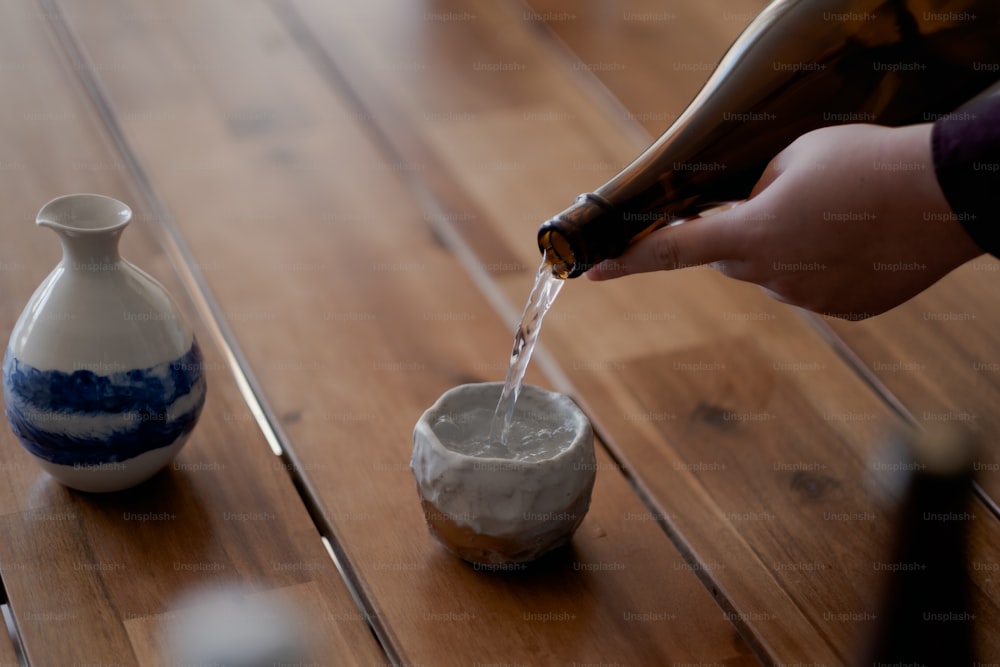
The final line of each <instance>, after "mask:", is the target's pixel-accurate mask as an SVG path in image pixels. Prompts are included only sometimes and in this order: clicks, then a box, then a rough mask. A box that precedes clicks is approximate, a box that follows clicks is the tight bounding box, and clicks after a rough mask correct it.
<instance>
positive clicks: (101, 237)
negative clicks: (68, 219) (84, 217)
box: [57, 227, 124, 273]
mask: <svg viewBox="0 0 1000 667" xmlns="http://www.w3.org/2000/svg"><path fill="white" fill-rule="evenodd" d="M123 229H124V228H122V227H119V228H117V229H110V230H107V231H104V232H100V233H94V232H92V231H85V232H76V231H74V230H57V233H58V234H59V243H60V244H61V245H62V253H63V256H62V261H61V262H60V265H61V266H62V267H63V268H64V269H66V270H69V271H84V272H88V273H93V272H101V271H117V270H118V269H119V268H121V263H122V258H121V255H120V254H119V253H118V241H119V239H120V238H121V235H122V231H123Z"/></svg>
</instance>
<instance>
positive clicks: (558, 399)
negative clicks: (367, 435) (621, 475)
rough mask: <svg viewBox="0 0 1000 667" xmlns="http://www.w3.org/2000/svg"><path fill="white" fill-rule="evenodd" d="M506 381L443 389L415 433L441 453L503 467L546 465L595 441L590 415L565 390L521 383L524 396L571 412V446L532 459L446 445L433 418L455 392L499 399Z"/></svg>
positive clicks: (463, 459) (425, 412)
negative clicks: (488, 394) (482, 453)
mask: <svg viewBox="0 0 1000 667" xmlns="http://www.w3.org/2000/svg"><path fill="white" fill-rule="evenodd" d="M503 385H504V383H503V382H495V381H491V382H467V383H465V384H460V385H456V386H454V387H451V388H450V389H448V390H447V391H445V392H444V393H442V394H441V395H440V396H439V397H438V399H437V400H436V401H434V403H433V404H432V405H431V406H430V407H429V408H427V409H426V410H425V411H424V413H423V414H422V415H421V416H420V419H419V420H417V425H416V427H415V429H414V434H415V436H416V433H417V432H421V433H422V435H423V440H424V441H425V442H426V443H428V445H429V446H430V447H431V448H432V449H434V450H435V451H437V452H438V453H439V455H443V456H448V457H454V458H456V459H457V460H460V461H468V462H477V463H482V462H489V463H495V464H500V465H503V467H504V469H530V468H539V467H542V466H546V465H551V464H554V463H558V462H559V461H560V460H561V459H563V458H568V457H571V456H573V455H574V452H575V451H577V450H578V449H579V448H580V447H585V446H587V443H588V442H589V443H591V444H592V443H593V440H594V438H593V426H592V425H591V423H590V419H589V418H588V417H587V415H586V413H584V411H583V409H581V408H580V406H579V405H577V403H576V401H574V400H573V399H572V398H570V397H569V396H568V395H566V394H561V393H559V392H555V391H551V390H549V389H545V388H544V387H540V386H538V385H533V384H527V383H525V384H524V385H522V388H521V397H523V396H524V395H525V393H526V392H527V393H531V394H534V395H536V396H541V397H543V398H544V399H545V400H546V401H547V402H551V403H554V404H556V405H558V406H559V408H561V409H563V410H565V411H566V412H567V414H570V415H572V418H573V422H574V425H575V428H574V430H573V439H572V441H571V442H570V444H569V446H567V447H566V448H564V449H562V450H560V451H559V452H558V453H557V454H556V455H554V456H550V457H547V458H541V459H531V460H519V459H514V458H502V457H497V456H474V455H472V454H466V453H464V452H458V451H455V450H453V449H449V448H448V447H445V446H444V444H443V443H442V442H441V439H440V438H439V437H438V435H437V433H435V432H434V428H433V426H432V424H433V418H434V417H435V416H436V415H437V414H439V413H441V412H442V406H443V405H444V404H445V403H446V402H447V401H448V400H449V399H451V398H453V397H454V396H455V395H458V394H462V393H468V392H471V391H478V392H485V391H490V392H492V391H496V394H497V400H499V396H500V392H501V391H502V390H503Z"/></svg>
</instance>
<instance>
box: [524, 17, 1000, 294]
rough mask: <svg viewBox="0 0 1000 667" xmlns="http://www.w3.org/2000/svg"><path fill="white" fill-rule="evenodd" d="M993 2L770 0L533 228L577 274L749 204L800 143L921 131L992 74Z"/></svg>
mask: <svg viewBox="0 0 1000 667" xmlns="http://www.w3.org/2000/svg"><path fill="white" fill-rule="evenodd" d="M998 68H1000V2H997V1H996V0H776V1H775V2H773V3H772V4H771V5H769V6H768V7H767V8H766V9H765V10H764V11H763V12H761V14H760V15H759V16H758V17H757V18H756V19H755V20H754V21H753V22H752V23H751V24H750V25H749V26H748V27H747V28H746V30H744V32H743V33H742V34H741V35H740V37H739V38H738V39H737V40H736V41H735V42H734V43H733V45H732V46H731V47H730V49H729V51H728V52H727V53H726V55H725V57H724V58H723V59H722V61H721V62H720V63H719V66H718V67H717V68H716V71H715V72H714V73H713V75H712V76H711V77H710V78H709V80H708V82H707V83H706V84H705V86H704V88H702V90H701V92H700V93H699V94H698V95H697V96H696V97H695V99H694V100H693V101H692V102H691V104H690V105H689V106H688V108H687V109H686V110H685V111H684V113H683V114H681V116H680V117H679V118H678V119H677V121H676V122H675V123H673V124H672V125H671V126H670V127H669V128H668V129H667V130H666V131H665V132H664V133H663V134H662V135H661V136H660V137H659V138H658V139H657V140H656V142H654V143H653V144H652V145H651V146H650V147H649V148H647V149H646V150H645V151H644V152H643V153H642V154H641V155H640V156H639V157H638V158H636V160H635V161H634V162H632V163H631V164H630V165H629V166H627V167H626V168H625V169H623V170H622V171H621V172H620V173H619V174H617V175H616V176H614V177H613V178H612V179H611V180H610V181H608V182H607V183H605V184H604V185H602V186H600V187H599V188H597V189H596V190H595V191H594V192H592V193H587V194H584V195H580V197H578V198H577V200H576V201H575V202H574V203H573V205H572V206H570V207H569V208H567V209H566V210H565V211H563V212H562V213H560V214H559V215H557V216H555V217H554V218H552V219H550V220H548V221H546V222H545V223H544V224H543V225H542V226H541V228H540V229H539V230H538V243H539V248H540V249H541V250H542V251H543V252H544V253H545V256H546V258H547V260H548V262H549V263H550V264H551V265H552V267H553V271H554V272H555V273H556V274H557V275H559V276H561V277H568V278H572V277H576V276H578V275H580V274H582V273H583V272H584V271H586V270H587V269H588V268H590V267H591V266H593V265H594V264H596V263H597V262H599V261H601V260H604V259H609V258H614V257H617V256H618V255H619V254H621V253H622V252H623V251H624V250H625V249H626V247H627V246H628V245H629V243H631V242H632V241H633V240H635V239H636V238H638V237H641V236H643V235H644V234H646V233H648V232H650V231H652V230H654V229H657V228H658V227H662V226H664V225H666V224H668V223H670V222H672V221H676V220H678V219H682V218H689V217H693V216H695V215H697V214H698V213H699V212H702V211H704V210H706V209H709V208H712V207H713V206H716V205H719V204H723V203H726V202H731V201H737V200H740V199H745V198H746V197H747V196H748V195H749V194H750V191H751V190H752V188H753V186H754V184H755V183H756V182H757V179H758V178H759V177H760V175H761V173H762V172H763V170H764V168H765V167H766V166H767V163H768V162H769V161H770V160H771V158H773V157H774V156H775V155H776V154H777V153H779V152H780V151H781V150H782V149H783V148H785V147H786V146H787V145H788V144H789V143H791V142H792V141H793V140H794V139H795V138H796V137H798V136H799V135H801V134H804V133H805V132H808V131H810V130H814V129H817V128H819V127H825V126H829V125H836V124H843V123H853V122H867V123H877V124H880V125H890V126H894V125H905V124H910V123H918V122H928V121H932V120H934V119H935V118H937V117H939V116H940V115H941V114H944V113H948V112H950V111H953V110H955V109H956V108H957V107H958V106H960V105H961V104H963V103H964V102H966V101H967V100H969V99H970V98H972V97H974V96H975V95H977V94H978V93H980V92H981V91H983V90H984V89H986V88H988V87H989V86H990V85H992V84H993V83H994V82H995V81H996V80H997V79H1000V73H998V71H997V70H998Z"/></svg>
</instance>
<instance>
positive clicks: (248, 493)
mask: <svg viewBox="0 0 1000 667" xmlns="http://www.w3.org/2000/svg"><path fill="white" fill-rule="evenodd" d="M0 11H2V12H3V18H2V20H0V25H2V26H4V28H3V35H4V38H3V39H2V40H0V63H2V64H3V66H2V67H0V77H2V78H3V83H2V85H3V87H4V89H5V90H8V91H15V93H16V94H11V95H10V96H9V97H8V98H7V99H6V100H5V103H4V113H3V114H0V136H3V138H4V140H3V149H2V155H0V164H3V165H5V166H6V168H5V169H4V173H3V178H0V197H2V199H3V201H4V202H5V212H6V213H5V216H4V219H3V221H2V223H0V224H2V225H3V238H4V243H3V250H2V252H3V258H2V259H0V262H2V263H3V264H2V266H3V268H4V270H3V271H0V293H2V294H3V300H2V303H3V312H2V322H3V327H4V328H5V329H6V330H10V328H11V327H12V326H13V323H14V320H15V318H16V317H17V315H18V313H19V312H20V310H21V308H22V307H23V306H24V304H25V303H26V302H27V300H28V297H29V296H30V294H31V292H32V290H33V289H34V287H35V286H36V285H37V284H38V282H40V281H41V280H42V278H43V277H44V275H45V274H46V273H47V272H48V271H49V270H50V269H51V268H52V267H53V266H54V265H55V263H56V262H57V261H58V258H59V244H58V242H57V241H56V239H55V238H54V237H53V236H52V235H51V234H48V233H47V232H45V230H41V229H38V228H36V227H35V226H34V225H33V223H32V221H33V219H34V212H35V210H37V208H38V207H40V206H41V204H43V203H44V202H45V201H47V200H48V199H50V198H51V197H53V196H56V195H59V194H63V193H66V192H74V191H94V192H101V193H105V194H109V195H111V196H116V197H119V198H121V199H123V200H124V201H127V202H128V203H129V204H130V205H132V207H133V209H134V212H135V220H134V222H133V223H132V224H131V225H130V227H129V229H128V230H127V231H126V233H125V235H124V238H123V247H122V252H123V254H124V255H125V256H126V257H128V258H129V259H130V260H132V261H133V262H135V263H137V264H138V265H140V266H142V267H143V268H144V269H146V270H148V271H150V272H151V273H152V274H153V275H154V276H155V277H156V278H158V279H159V280H160V281H161V282H163V283H164V284H165V286H166V287H167V288H168V290H170V291H171V293H172V294H173V295H174V296H175V298H176V299H177V300H178V301H179V303H180V304H181V307H182V310H183V312H184V313H185V315H186V316H188V317H189V319H191V321H192V322H193V324H194V325H195V329H196V335H197V336H198V337H199V340H200V342H201V345H202V348H203V351H204V355H205V368H206V372H207V374H208V378H209V385H210V390H209V394H208V399H207V402H206V406H205V409H204V412H203V416H202V418H201V421H200V423H199V425H198V427H197V428H196V429H195V432H194V433H193V435H192V437H191V440H190V442H189V443H188V445H187V446H186V447H185V449H184V450H183V451H182V453H181V454H180V456H179V457H178V459H177V460H176V461H175V462H174V463H173V464H172V465H171V466H170V467H169V468H168V469H167V470H166V471H164V472H163V473H161V474H159V475H157V476H156V477H155V478H154V479H153V480H151V481H150V482H148V483H147V484H144V485H142V486H141V487H138V488H136V489H134V490H132V491H127V492H122V493H118V494H111V495H103V496H102V495H88V494H80V493H75V492H71V491H69V490H67V489H65V488H63V487H62V486H60V485H59V484H57V483H55V482H54V481H53V480H52V479H51V478H49V477H48V476H47V475H46V474H44V473H42V472H41V470H40V468H39V467H38V466H37V464H35V463H34V462H33V461H32V460H31V459H30V457H29V456H28V455H27V454H26V453H25V452H24V450H23V449H22V448H21V446H20V445H19V444H18V443H17V441H16V439H15V438H14V436H13V434H12V433H11V432H10V430H9V429H6V428H5V429H3V431H2V432H0V450H2V453H3V462H2V465H0V478H2V482H0V533H2V537H0V563H2V564H3V567H2V568H0V569H2V576H3V581H4V587H5V589H6V591H7V595H8V597H9V601H10V607H11V610H12V612H13V616H14V618H15V620H16V622H17V626H18V629H19V631H20V633H21V636H22V638H23V641H24V644H25V649H26V653H27V658H28V659H29V661H30V662H31V663H32V664H35V665H70V664H116V665H126V664H129V665H132V664H143V665H156V664H165V663H166V661H167V656H166V655H165V654H164V653H163V652H162V651H163V646H162V641H161V639H162V634H163V632H164V631H165V628H166V623H165V621H166V620H167V619H169V618H170V615H171V608H172V605H174V604H175V603H176V601H177V599H178V596H180V595H182V594H184V593H186V592H190V591H192V590H197V589H199V588H202V587H206V586H214V585H218V584H222V583H238V584H241V585H245V586H247V587H249V588H250V589H251V590H256V591H261V592H262V593H264V592H266V591H272V590H278V589H283V588H287V589H289V590H290V591H303V594H302V600H303V602H308V601H309V600H315V599H316V597H317V596H319V599H320V601H321V602H322V604H323V605H324V606H326V608H327V609H329V610H330V612H331V614H330V622H328V623H326V624H325V632H324V635H323V636H322V638H321V639H322V641H321V642H320V643H318V644H317V645H316V646H315V647H314V650H315V654H316V655H317V656H324V659H328V658H330V659H332V658H334V657H335V658H336V660H337V661H338V664H340V663H345V664H373V663H375V662H377V661H380V660H384V659H385V658H384V654H383V653H382V652H381V650H380V649H379V647H378V645H377V644H376V643H375V641H374V640H373V638H372V637H371V634H370V632H369V630H368V627H367V624H366V623H365V621H364V619H363V618H360V617H359V615H358V613H357V607H356V606H355V604H354V602H353V601H352V599H351V597H350V594H349V592H348V590H347V589H346V587H344V585H343V583H342V581H341V580H340V578H339V577H338V576H337V575H336V570H335V568H334V567H333V564H332V563H331V561H330V560H329V557H328V556H327V554H326V552H325V549H324V547H323V545H322V543H321V541H320V539H319V534H318V532H317V531H316V528H315V526H314V525H313V523H312V521H311V519H310V517H309V514H308V511H307V510H306V508H305V506H304V505H303V504H302V502H301V499H300V497H299V495H298V494H297V492H296V491H295V488H294V486H293V485H292V482H291V480H290V479H289V477H288V475H287V472H286V470H285V469H284V468H283V467H282V465H281V462H280V461H279V460H278V459H277V458H275V457H274V456H273V455H272V454H270V452H269V450H268V446H267V443H266V441H265V439H264V437H263V436H262V434H261V432H260V429H259V428H258V427H257V425H256V422H255V421H254V420H253V419H252V417H251V415H250V413H249V411H248V409H247V407H246V403H245V402H244V401H243V399H242V398H241V396H240V394H239V392H238V390H237V387H236V384H235V382H234V380H233V378H232V376H231V374H230V371H229V369H228V367H227V365H226V364H225V363H224V361H223V358H222V356H221V355H220V352H219V350H218V348H217V347H216V345H215V342H214V341H213V339H212V337H211V335H210V334H209V332H208V331H207V330H206V328H205V327H204V326H203V324H202V323H201V321H200V319H199V316H198V313H197V311H196V310H195V307H194V305H193V303H192V302H191V300H190V299H188V298H187V293H186V291H185V286H184V284H183V283H182V282H181V280H180V279H179V277H178V275H177V273H176V272H175V271H174V270H173V268H172V266H171V261H172V260H173V259H175V258H172V257H169V256H167V255H166V254H165V252H164V250H163V247H162V245H161V239H162V238H163V237H162V235H161V234H162V232H160V231H158V230H157V226H158V225H161V224H165V221H163V220H159V219H157V218H156V217H155V216H154V215H153V214H152V212H151V210H152V209H151V208H150V206H149V203H148V202H146V201H144V200H143V198H142V196H141V194H140V191H139V189H138V188H137V187H136V184H135V181H134V180H133V176H134V175H133V174H131V173H130V172H129V169H128V168H127V167H126V162H125V160H124V159H123V157H122V156H121V155H119V154H117V153H116V152H115V151H114V150H113V147H112V145H111V143H110V141H109V139H108V135H107V134H106V133H105V128H103V127H102V126H101V124H100V122H99V119H98V118H97V116H96V114H95V113H94V110H93V107H92V106H91V103H90V100H89V99H88V98H87V96H86V95H85V94H84V91H83V90H82V88H81V85H80V78H79V77H80V72H81V71H83V69H84V68H88V67H91V68H93V67H94V65H93V64H92V63H91V64H88V63H83V62H73V61H68V60H66V59H64V56H63V54H62V52H61V50H60V46H59V45H58V44H57V43H56V40H55V38H54V36H53V33H52V32H50V30H49V27H50V25H52V22H53V21H54V20H56V19H55V17H53V16H52V15H51V14H50V13H48V12H47V11H43V10H42V9H39V8H38V7H37V6H32V5H30V4H28V3H6V4H4V6H3V8H2V10H0ZM304 586H311V589H310V590H308V591H307V590H306V589H305V588H304ZM312 604H313V605H314V606H315V603H312ZM137 624H138V625H142V626H143V627H144V628H145V636H146V637H147V638H149V637H153V638H157V641H139V640H138V637H139V635H138V634H135V633H134V628H135V626H136V625H137ZM134 638H135V640H134ZM5 659H6V655H5V654H4V653H0V662H3V661H4V660H5Z"/></svg>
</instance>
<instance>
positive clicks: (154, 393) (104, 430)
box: [3, 340, 206, 466]
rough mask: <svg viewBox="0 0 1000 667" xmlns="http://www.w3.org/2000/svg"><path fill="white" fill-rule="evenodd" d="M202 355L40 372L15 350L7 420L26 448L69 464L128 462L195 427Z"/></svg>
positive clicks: (6, 368) (6, 382)
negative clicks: (108, 369) (104, 371)
mask: <svg viewBox="0 0 1000 667" xmlns="http://www.w3.org/2000/svg"><path fill="white" fill-rule="evenodd" d="M205 389H206V387H205V378H204V369H203V361H202V356H201V350H200V349H199V348H198V343H197V341H194V340H192V343H191V348H190V349H189V350H188V351H187V352H186V353H185V354H184V355H183V356H181V357H180V358H179V359H176V360H174V361H170V362H166V363H162V364H158V365H156V366H152V367H150V368H136V369H130V370H124V371H119V372H113V373H110V374H108V375H101V374H98V373H95V372H93V371H91V370H87V369H81V370H75V371H72V372H69V373H67V372H64V371H59V370H45V371H43V370H39V369H37V368H34V367H32V366H30V365H28V364H25V363H23V362H21V361H20V360H18V359H17V358H16V357H14V355H13V354H12V353H11V351H10V349H8V350H7V353H6V354H5V355H4V360H3V391H4V400H5V402H6V414H7V419H8V421H9V422H10V425H11V428H12V429H13V431H14V433H15V434H16V435H17V437H18V439H19V440H20V441H21V443H22V444H23V445H24V447H25V448H26V449H27V450H28V451H29V452H31V453H32V454H34V455H35V456H38V457H40V458H42V459H45V460H46V461H51V462H52V463H57V464H61V465H68V466H81V465H84V466H91V465H98V464H101V463H112V462H120V461H127V460H128V459H131V458H134V457H136V456H139V455H140V454H144V453H146V452H148V451H152V450H154V449H159V448H161V447H167V446H169V445H172V444H173V443H175V442H177V441H178V439H180V438H183V437H186V436H187V435H188V434H189V433H190V432H191V430H192V429H193V428H194V425H195V423H196V422H197V420H198V416H199V414H200V413H201V409H202V406H203V405H204V403H205Z"/></svg>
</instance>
